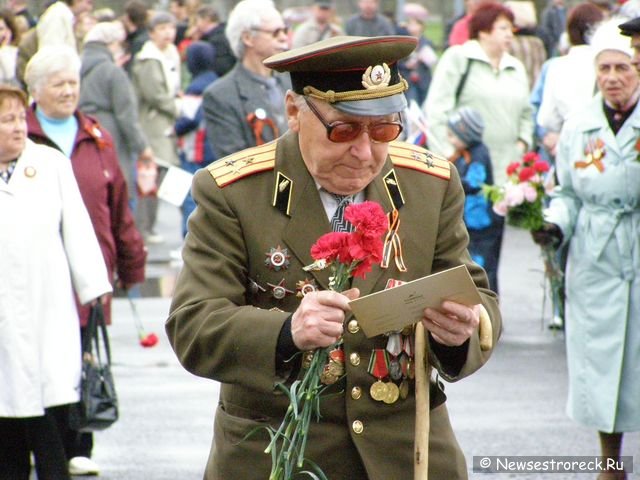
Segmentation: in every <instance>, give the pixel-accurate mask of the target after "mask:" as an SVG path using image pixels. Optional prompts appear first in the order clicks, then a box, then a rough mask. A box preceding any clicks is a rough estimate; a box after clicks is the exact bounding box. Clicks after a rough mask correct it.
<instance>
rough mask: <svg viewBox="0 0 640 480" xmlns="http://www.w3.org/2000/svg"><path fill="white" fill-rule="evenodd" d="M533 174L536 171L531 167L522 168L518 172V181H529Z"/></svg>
mask: <svg viewBox="0 0 640 480" xmlns="http://www.w3.org/2000/svg"><path fill="white" fill-rule="evenodd" d="M535 174H536V171H535V170H534V168H533V167H524V168H523V169H522V170H521V171H520V174H519V175H518V179H519V180H520V181H521V182H528V181H529V180H531V179H532V178H533V176H534V175H535Z"/></svg>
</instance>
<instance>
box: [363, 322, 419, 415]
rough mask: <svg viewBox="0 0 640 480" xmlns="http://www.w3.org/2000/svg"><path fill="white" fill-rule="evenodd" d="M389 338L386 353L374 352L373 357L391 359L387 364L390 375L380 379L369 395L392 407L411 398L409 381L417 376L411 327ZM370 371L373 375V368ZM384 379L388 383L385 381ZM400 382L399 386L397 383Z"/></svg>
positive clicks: (370, 389)
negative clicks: (399, 400)
mask: <svg viewBox="0 0 640 480" xmlns="http://www.w3.org/2000/svg"><path fill="white" fill-rule="evenodd" d="M387 336H388V341H387V347H386V351H376V350H372V352H371V355H372V357H373V356H375V355H384V356H385V357H391V360H390V361H389V362H385V364H387V363H388V365H389V374H388V375H387V376H385V377H381V378H378V379H377V380H376V381H375V382H374V383H373V384H372V385H371V388H369V394H370V395H371V398H373V399H374V400H376V401H378V402H384V403H386V404H389V405H390V404H393V403H395V402H397V401H398V399H402V400H405V399H406V398H407V397H408V396H409V381H410V380H413V378H414V376H415V369H414V363H413V343H412V342H413V328H412V327H411V326H410V327H407V328H405V329H404V330H402V332H397V333H391V334H388V335H387ZM369 370H370V372H369V373H371V368H370V369H369ZM372 375H373V373H372ZM374 377H375V375H374ZM383 378H384V379H386V381H383ZM398 381H399V382H400V384H399V385H398V384H397V383H396V382H398Z"/></svg>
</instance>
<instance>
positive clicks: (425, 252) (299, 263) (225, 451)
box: [166, 36, 501, 480]
mask: <svg viewBox="0 0 640 480" xmlns="http://www.w3.org/2000/svg"><path fill="white" fill-rule="evenodd" d="M414 48H415V39H414V38H412V37H403V36H388V37H375V38H368V37H344V36H343V37H335V38H332V39H327V40H323V41H321V42H318V43H315V44H312V45H309V46H306V47H301V48H299V49H295V50H291V51H289V52H284V53H280V54H277V55H274V56H272V57H270V58H268V59H267V60H265V64H266V65H267V66H269V67H270V68H273V69H275V70H277V71H281V72H289V73H290V76H291V81H292V90H291V91H288V92H287V95H286V100H285V104H286V105H285V106H286V112H287V118H288V123H289V131H288V132H287V133H285V134H284V135H282V136H281V137H279V138H278V139H277V140H276V141H273V142H271V143H268V144H265V145H262V146H259V147H253V148H250V149H248V150H244V151H241V152H238V153H236V154H233V155H231V156H228V157H227V158H223V159H221V160H219V161H218V162H216V163H214V164H212V165H211V166H210V167H208V169H204V170H201V171H200V172H199V173H198V174H196V176H195V179H194V184H193V196H194V198H195V200H196V203H197V208H196V210H195V212H194V214H193V215H192V216H191V218H190V220H189V234H188V235H187V237H186V243H185V246H184V250H183V258H184V267H183V270H182V272H181V273H180V276H179V279H178V282H177V286H176V291H175V296H174V298H173V303H172V306H171V312H170V316H169V319H168V320H167V324H166V329H167V333H168V336H169V338H170V340H171V344H172V346H173V348H174V349H175V351H176V353H177V356H178V358H179V359H180V362H181V363H182V364H183V365H184V366H185V368H186V369H187V370H189V371H190V372H192V373H194V374H196V375H199V376H202V377H206V378H211V379H213V380H216V381H219V382H220V383H221V393H220V399H219V404H218V408H217V411H216V415H215V424H214V438H213V443H212V446H211V455H210V457H209V461H208V464H207V468H206V473H205V478H206V479H209V480H214V479H215V480H218V479H220V480H221V479H231V478H234V479H235V478H238V479H243V480H251V479H256V480H258V479H260V480H264V479H266V478H268V477H269V469H270V464H271V456H270V455H267V454H265V453H264V450H265V448H266V446H267V444H268V443H269V437H268V435H267V434H266V433H265V432H264V431H261V430H260V427H265V426H271V427H273V428H277V427H278V426H279V425H280V423H281V421H282V419H283V417H284V415H285V411H286V410H287V406H288V404H289V398H288V397H287V396H286V395H285V394H284V393H283V392H282V390H281V389H279V388H278V387H277V385H278V384H285V385H289V386H290V385H291V384H292V382H293V381H294V380H295V379H296V378H297V377H298V375H301V374H302V373H303V372H304V369H305V364H304V362H303V361H302V357H303V356H304V355H296V353H298V352H304V351H310V350H313V349H316V348H319V347H327V346H330V345H332V344H333V343H334V342H336V341H337V340H338V339H340V338H342V341H343V343H342V350H343V355H344V357H343V358H344V375H341V376H340V377H339V378H338V379H336V378H333V379H331V381H330V382H327V383H331V385H329V386H328V387H327V390H326V392H325V394H324V395H323V396H322V397H321V401H320V411H321V415H322V417H321V418H320V419H319V421H317V422H315V421H312V422H311V426H310V430H309V437H308V441H307V444H306V452H305V457H306V458H307V459H309V460H310V461H313V462H315V463H316V464H317V465H318V466H319V467H320V468H321V469H322V471H323V472H324V473H325V474H326V476H327V478H330V479H332V480H340V479H350V480H365V479H368V480H390V479H394V480H409V479H413V473H414V455H413V453H414V427H415V423H416V389H415V382H414V381H413V376H412V375H411V369H408V371H403V370H402V369H401V370H400V371H397V370H396V371H392V370H386V369H384V368H382V369H381V370H378V371H376V369H375V368H371V364H372V363H373V364H375V363H376V362H370V360H371V359H372V357H376V356H381V357H383V358H384V357H386V358H391V359H393V358H395V357H400V356H402V355H406V357H407V358H408V359H409V362H411V359H413V356H414V353H415V352H413V351H412V348H411V347H412V346H413V343H412V341H411V340H412V332H411V329H408V331H403V332H402V333H393V334H391V335H378V336H375V337H372V338H367V337H366V336H365V335H364V333H363V330H362V328H361V325H360V324H359V321H358V319H356V318H354V317H353V315H352V313H351V311H350V308H349V301H350V299H354V298H356V297H358V296H362V295H366V294H370V293H373V292H377V291H380V290H383V289H384V288H385V286H388V285H393V284H397V283H401V282H403V281H404V282H406V281H410V280H414V279H418V278H421V277H423V276H426V275H429V274H432V273H435V272H439V271H443V270H446V269H448V268H451V267H455V266H459V265H466V267H467V268H468V270H469V272H470V274H471V277H472V279H473V281H474V282H475V285H476V286H477V287H478V291H479V293H480V297H481V299H482V305H474V306H465V305H462V304H459V303H455V302H452V301H445V302H443V303H442V304H441V306H440V308H438V309H425V311H424V312H423V318H422V320H421V322H420V323H421V324H422V325H423V326H424V328H425V329H426V330H427V331H428V351H429V354H428V355H429V365H431V366H432V368H433V371H432V375H431V382H430V388H429V391H430V415H429V420H430V436H429V473H430V478H431V479H447V480H449V479H464V478H467V473H466V472H467V467H466V464H465V458H464V456H463V454H462V451H461V449H460V447H459V445H458V443H457V441H456V438H455V436H454V434H453V431H452V428H451V425H450V422H449V418H448V413H447V408H446V406H445V399H446V397H445V395H444V393H443V390H442V389H443V385H442V382H441V381H439V378H440V377H441V378H443V379H445V380H448V381H456V380H459V379H460V378H463V377H465V376H467V375H469V374H471V373H473V372H474V371H476V370H477V369H478V368H480V367H481V366H482V365H483V364H484V363H485V362H486V361H487V360H488V358H489V356H490V354H491V350H490V349H489V350H483V349H482V348H481V347H480V337H479V329H478V325H479V312H480V310H481V308H482V306H484V308H486V310H487V311H488V313H489V317H490V320H491V323H492V326H493V342H494V345H495V342H496V341H497V339H498V336H499V332H500V326H501V317H500V312H499V309H498V306H497V300H496V295H495V294H494V293H493V292H491V291H490V290H489V289H488V283H487V278H486V275H485V273H484V271H483V270H482V269H481V268H480V267H479V266H477V265H476V264H474V263H473V262H472V260H471V258H470V256H469V253H468V252H467V249H466V247H467V243H468V235H467V232H466V230H465V226H464V222H463V219H462V214H463V209H464V194H463V191H462V187H461V184H460V179H459V177H458V175H457V173H456V170H455V168H450V165H449V163H448V162H447V161H445V160H443V159H441V158H439V157H437V156H435V155H434V154H432V153H430V152H428V151H426V150H424V149H422V148H420V147H416V146H414V145H410V144H406V143H403V142H399V141H396V140H397V138H398V137H399V135H400V133H401V131H402V123H401V122H402V117H401V114H400V112H402V110H403V109H404V108H405V106H406V100H405V97H404V94H403V92H404V91H405V90H406V88H407V83H406V81H405V80H404V79H402V78H401V77H400V75H399V74H398V69H397V62H398V60H400V59H402V58H404V57H406V56H407V55H409V54H410V53H411V51H412V50H413V49H414ZM365 200H368V201H374V202H377V203H379V204H380V205H381V206H382V208H383V209H384V211H385V212H388V213H390V214H395V215H396V217H397V219H399V220H400V223H399V224H397V223H396V226H397V227H398V228H397V230H396V231H395V233H396V234H397V244H396V246H397V247H398V248H397V250H396V254H398V256H400V255H401V256H402V260H403V262H400V261H398V262H393V261H391V262H388V264H387V263H385V262H383V263H381V264H380V265H374V266H373V270H372V271H371V272H370V273H369V274H368V275H367V276H366V277H365V278H364V279H362V278H355V279H353V283H352V288H351V289H350V290H348V291H346V292H344V293H338V292H334V291H331V290H330V289H329V282H330V280H329V276H330V273H329V272H328V269H325V270H320V271H305V270H304V269H303V268H304V267H305V266H308V265H310V264H311V263H312V262H313V259H312V257H311V255H310V247H311V246H312V245H313V244H314V242H315V241H316V240H317V239H318V237H320V236H321V235H323V234H325V233H328V232H330V231H331V230H332V224H333V225H337V224H339V222H332V219H334V214H336V215H339V214H340V213H341V210H342V205H343V204H344V202H345V201H346V202H355V203H359V202H362V201H365ZM400 247H401V248H400ZM400 252H401V254H400ZM392 335H395V337H394V338H395V340H396V341H393V342H391V341H390V339H391V336H392ZM422 351H423V350H422V349H421V352H422ZM380 365H382V366H384V365H385V364H384V362H381V364H380ZM382 370H384V371H382ZM335 380H337V381H335ZM379 381H383V382H384V383H386V384H387V385H388V386H390V384H392V383H393V384H394V385H395V386H396V387H398V388H397V389H393V391H394V392H395V391H399V392H400V395H397V396H396V395H393V396H389V397H388V398H385V400H386V401H380V400H381V399H380V397H379V396H378V395H377V394H378V393H379V392H377V390H376V389H372V388H371V386H372V385H373V384H375V383H377V382H379ZM425 390H426V389H425ZM250 432H253V433H252V434H251V435H249V434H250Z"/></svg>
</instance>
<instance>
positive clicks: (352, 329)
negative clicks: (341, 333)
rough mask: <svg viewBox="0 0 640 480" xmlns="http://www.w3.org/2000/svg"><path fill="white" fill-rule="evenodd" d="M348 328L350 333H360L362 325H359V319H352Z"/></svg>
mask: <svg viewBox="0 0 640 480" xmlns="http://www.w3.org/2000/svg"><path fill="white" fill-rule="evenodd" d="M347 330H349V333H358V332H359V331H360V325H358V321H357V320H351V321H350V322H349V325H347Z"/></svg>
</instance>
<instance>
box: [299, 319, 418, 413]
mask: <svg viewBox="0 0 640 480" xmlns="http://www.w3.org/2000/svg"><path fill="white" fill-rule="evenodd" d="M388 337H389V339H388V341H387V350H386V351H385V350H372V351H371V356H372V358H373V357H375V356H376V355H379V354H384V355H385V356H391V358H392V359H391V361H390V362H388V364H389V366H390V368H389V374H388V375H385V376H383V377H380V378H378V379H377V381H376V382H374V383H373V384H372V385H371V387H370V388H369V394H370V395H371V398H373V399H374V400H375V401H377V402H384V403H386V404H389V405H390V404H393V403H395V402H397V401H398V399H402V400H404V399H406V398H407V396H408V395H409V381H410V380H413V378H414V375H415V374H414V372H415V370H414V364H413V354H412V351H413V344H412V341H413V329H412V327H407V328H406V329H404V330H403V331H402V332H397V333H391V334H389V335H388ZM398 346H400V348H401V350H400V351H398ZM379 352H383V353H379ZM309 353H310V354H312V352H309ZM307 358H308V359H309V360H310V356H309V357H307ZM344 361H345V358H344V350H343V349H342V346H341V345H340V346H338V347H336V348H335V349H333V350H332V351H331V352H330V353H329V358H328V362H327V364H326V365H325V367H324V369H323V371H322V374H321V375H320V381H321V382H322V383H323V384H325V385H333V384H334V383H336V382H337V381H338V380H339V379H340V378H341V377H342V376H343V375H344V374H345V367H344ZM307 365H308V364H307ZM370 373H371V372H370ZM372 375H373V374H372ZM374 377H375V375H374ZM383 378H384V379H385V380H386V381H383ZM397 381H400V384H399V385H398V384H397V383H396V382H397Z"/></svg>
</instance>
